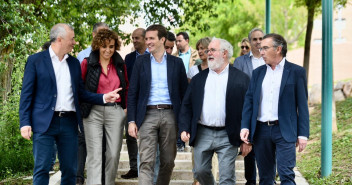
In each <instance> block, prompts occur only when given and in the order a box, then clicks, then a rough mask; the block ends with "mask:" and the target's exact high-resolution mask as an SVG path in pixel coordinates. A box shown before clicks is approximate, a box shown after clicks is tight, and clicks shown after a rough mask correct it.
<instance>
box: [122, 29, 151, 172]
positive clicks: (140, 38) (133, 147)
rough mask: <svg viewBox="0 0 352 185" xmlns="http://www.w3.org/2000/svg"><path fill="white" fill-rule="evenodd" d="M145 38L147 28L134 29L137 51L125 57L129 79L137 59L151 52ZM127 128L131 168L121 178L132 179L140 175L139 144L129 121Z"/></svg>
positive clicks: (134, 42) (134, 43)
mask: <svg viewBox="0 0 352 185" xmlns="http://www.w3.org/2000/svg"><path fill="white" fill-rule="evenodd" d="M144 38H145V29H143V28H137V29H135V30H134V31H133V33H132V42H133V47H134V49H135V51H133V52H131V53H129V54H127V55H126V58H125V63H126V68H127V77H128V81H130V80H131V75H132V71H133V66H134V63H135V61H136V58H137V57H139V56H140V55H143V54H148V53H149V52H148V51H147V46H146V45H145V41H144ZM125 130H126V144H127V150H128V158H129V160H130V170H129V171H128V172H127V173H126V174H124V175H121V178H123V179H130V178H136V177H138V171H137V155H138V146H137V140H136V138H134V137H131V136H130V135H129V134H128V124H127V122H126V125H125Z"/></svg>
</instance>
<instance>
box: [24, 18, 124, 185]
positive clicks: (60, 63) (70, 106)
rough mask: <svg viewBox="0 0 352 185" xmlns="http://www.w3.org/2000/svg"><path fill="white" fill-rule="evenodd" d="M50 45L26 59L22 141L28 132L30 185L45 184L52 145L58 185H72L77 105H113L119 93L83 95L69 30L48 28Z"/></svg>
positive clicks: (76, 130) (75, 156) (73, 180)
mask: <svg viewBox="0 0 352 185" xmlns="http://www.w3.org/2000/svg"><path fill="white" fill-rule="evenodd" d="M50 41H51V46H50V47H49V49H48V50H46V51H43V52H40V53H36V54H34V55H31V56H29V57H28V60H27V63H26V67H25V72H24V76H23V84H22V92H21V100H20V109H19V116H20V128H21V135H22V137H23V138H25V139H27V140H30V138H31V134H32V131H33V155H34V171H33V184H34V185H43V184H48V183H49V170H50V167H51V161H52V160H51V155H52V153H53V145H54V142H56V144H57V149H58V154H59V160H60V170H61V172H62V176H61V184H64V185H73V184H75V180H76V169H77V145H78V144H77V132H78V124H79V125H80V126H82V119H81V115H80V109H79V101H86V102H89V103H93V104H100V105H102V104H104V102H115V100H116V99H117V98H119V95H118V94H117V92H118V91H119V90H120V89H116V90H114V91H112V92H110V93H107V94H105V95H102V94H94V93H89V92H87V91H85V90H84V85H83V82H82V79H81V67H80V64H79V61H78V60H77V59H76V58H74V57H72V56H70V55H68V54H67V53H69V52H71V51H72V49H73V46H74V45H75V40H74V31H73V28H72V27H71V26H70V25H68V24H63V23H59V24H56V25H55V26H53V28H52V29H51V31H50ZM77 123H78V124H77ZM81 128H83V127H81ZM82 131H83V130H82Z"/></svg>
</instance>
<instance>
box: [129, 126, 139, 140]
mask: <svg viewBox="0 0 352 185" xmlns="http://www.w3.org/2000/svg"><path fill="white" fill-rule="evenodd" d="M128 134H129V135H130V136H131V137H134V138H136V139H138V138H137V134H138V127H137V125H136V123H135V122H131V123H128Z"/></svg>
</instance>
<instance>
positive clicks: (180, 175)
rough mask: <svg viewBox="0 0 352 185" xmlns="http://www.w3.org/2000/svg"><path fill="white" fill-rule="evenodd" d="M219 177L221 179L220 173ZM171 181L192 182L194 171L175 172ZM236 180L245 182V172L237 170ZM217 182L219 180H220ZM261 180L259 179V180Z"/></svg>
mask: <svg viewBox="0 0 352 185" xmlns="http://www.w3.org/2000/svg"><path fill="white" fill-rule="evenodd" d="M128 170H129V169H120V170H118V172H117V177H118V178H121V175H123V174H126V173H127V172H128ZM217 177H219V172H218V175H217ZM171 179H177V180H192V179H193V173H192V170H173V172H172V175H171ZM236 179H237V180H239V181H242V180H245V177H244V170H237V169H236ZM216 180H219V179H218V178H217V179H216ZM258 180H259V179H258Z"/></svg>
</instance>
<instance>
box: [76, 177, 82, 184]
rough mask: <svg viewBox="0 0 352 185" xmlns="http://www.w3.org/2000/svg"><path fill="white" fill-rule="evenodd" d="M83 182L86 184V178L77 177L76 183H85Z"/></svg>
mask: <svg viewBox="0 0 352 185" xmlns="http://www.w3.org/2000/svg"><path fill="white" fill-rule="evenodd" d="M83 184H84V179H82V178H77V179H76V185H83Z"/></svg>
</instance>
